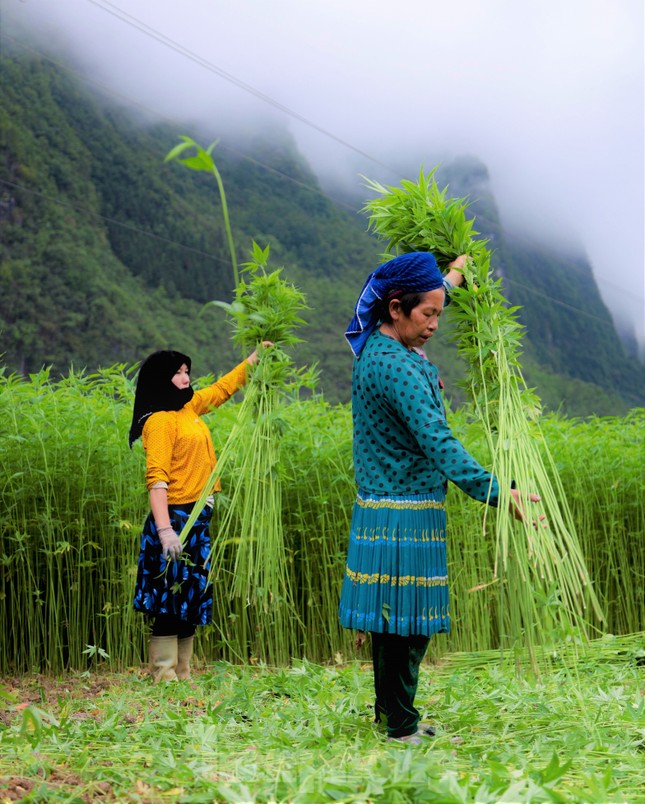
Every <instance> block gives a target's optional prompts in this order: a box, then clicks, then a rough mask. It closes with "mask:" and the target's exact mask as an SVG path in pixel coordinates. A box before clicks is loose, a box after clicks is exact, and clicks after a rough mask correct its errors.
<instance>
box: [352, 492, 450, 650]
mask: <svg viewBox="0 0 645 804" xmlns="http://www.w3.org/2000/svg"><path fill="white" fill-rule="evenodd" d="M339 617H340V623H341V625H342V626H343V627H344V628H353V629H356V630H359V631H373V632H376V633H381V634H398V635H399V636H411V635H413V634H419V635H424V636H432V634H436V633H447V632H449V631H450V606H449V597H448V567H447V560H446V508H445V494H444V491H443V489H440V490H437V491H436V492H433V493H430V494H412V495H410V494H408V495H404V496H398V495H391V496H387V497H382V496H377V495H374V494H366V493H363V492H360V491H359V493H358V496H357V498H356V502H355V503H354V509H353V512H352V524H351V530H350V537H349V548H348V552H347V564H346V566H345V577H344V579H343V588H342V592H341V596H340V605H339Z"/></svg>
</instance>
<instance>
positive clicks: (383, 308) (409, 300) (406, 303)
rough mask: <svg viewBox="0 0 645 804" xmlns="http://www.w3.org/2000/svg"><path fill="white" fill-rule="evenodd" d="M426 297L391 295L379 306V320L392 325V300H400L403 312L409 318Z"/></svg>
mask: <svg viewBox="0 0 645 804" xmlns="http://www.w3.org/2000/svg"><path fill="white" fill-rule="evenodd" d="M424 295H425V294H424V293H401V294H399V293H391V294H390V295H389V296H388V297H387V298H385V299H382V300H381V302H380V304H379V308H378V314H379V320H380V321H382V322H383V323H384V324H391V323H392V316H391V315H390V302H391V301H392V299H398V300H399V302H400V303H401V312H402V313H403V315H405V316H406V317H407V316H409V315H410V313H411V312H412V311H413V310H414V308H415V307H416V306H417V305H418V304H421V299H422V297H423V296H424Z"/></svg>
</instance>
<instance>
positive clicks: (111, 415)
mask: <svg viewBox="0 0 645 804" xmlns="http://www.w3.org/2000/svg"><path fill="white" fill-rule="evenodd" d="M267 357H268V354H267ZM263 362H265V361H263ZM266 362H267V363H268V361H266ZM133 373H134V372H133V371H132V369H127V370H125V369H124V367H119V366H116V367H114V368H113V369H110V370H105V371H103V372H98V373H95V374H83V373H75V374H73V375H71V376H70V377H68V378H65V379H61V380H54V379H52V377H51V375H50V374H49V373H48V372H40V373H38V374H35V375H33V376H32V377H31V378H27V379H25V378H22V377H20V376H17V375H3V376H2V378H1V379H0V440H1V442H2V450H3V453H2V466H1V468H0V505H1V506H2V510H3V511H4V513H5V515H4V517H3V519H2V523H0V564H1V566H2V573H1V574H0V619H1V620H2V622H5V623H8V624H9V627H8V628H5V629H4V631H3V632H2V635H1V636H0V673H7V672H20V673H22V672H26V671H30V670H32V669H40V670H50V671H52V672H58V671H60V670H62V669H63V668H65V667H72V668H75V669H78V670H81V671H85V670H87V669H88V668H90V667H91V666H92V664H93V661H94V658H95V657H92V656H89V655H88V654H87V653H85V651H86V650H87V646H88V645H91V646H95V647H96V651H97V653H96V655H97V656H99V657H100V656H101V654H100V653H98V649H99V648H100V649H102V650H104V651H105V652H106V653H107V655H108V656H109V657H110V658H109V661H108V660H101V664H102V665H103V664H104V663H105V662H107V664H108V665H109V666H110V667H111V668H123V667H127V666H131V665H133V664H138V663H139V662H140V661H141V658H142V656H143V655H144V645H145V640H146V629H145V620H144V618H143V617H141V616H140V615H137V614H136V613H135V612H134V611H133V609H132V596H133V593H134V581H135V574H136V560H137V554H138V547H139V542H140V533H141V528H142V524H143V521H144V519H145V516H146V514H147V512H148V500H147V495H146V492H145V484H144V482H143V477H144V471H145V461H144V456H143V452H142V448H141V446H140V443H139V442H137V444H135V446H134V448H133V449H132V450H129V449H128V447H127V441H126V439H127V432H128V428H129V425H130V418H131V414H132V399H133V387H132V380H131V377H132V376H133ZM208 381H212V377H210V378H202V380H198V381H197V384H198V385H202V384H204V383H206V382H208ZM239 408H240V405H236V404H234V403H233V402H229V403H228V404H227V405H224V406H223V407H222V408H218V410H217V412H216V413H215V414H214V415H213V416H211V417H208V418H207V419H206V421H207V422H208V423H209V424H210V426H211V432H212V435H213V441H214V444H215V448H216V451H217V452H218V453H219V454H220V455H221V454H222V450H223V447H224V444H225V443H226V441H227V440H228V438H229V436H230V434H231V432H232V431H233V430H234V428H235V427H236V424H237V423H238V422H239V421H240V416H239ZM451 424H452V426H453V429H454V432H455V434H456V435H457V437H458V438H460V440H462V441H463V443H464V444H465V445H466V446H467V447H468V449H469V450H470V451H471V452H472V453H473V454H474V455H475V456H476V457H477V458H478V460H480V461H481V462H482V463H483V464H485V465H486V464H488V463H489V461H490V452H489V444H488V442H487V441H486V439H485V437H484V434H483V432H482V429H481V427H480V426H479V425H478V424H477V423H476V422H473V421H470V420H468V419H467V418H466V416H465V415H464V414H463V413H459V414H453V415H452V416H451ZM261 426H262V427H264V424H261ZM270 426H271V427H275V428H276V432H277V434H278V437H277V439H274V440H275V441H277V445H278V449H277V452H276V453H272V455H271V460H272V462H273V463H272V465H271V467H270V472H269V474H268V475H267V476H266V478H265V479H264V481H266V483H271V484H275V485H276V487H277V486H279V488H280V489H281V495H282V496H281V517H282V521H281V529H282V532H283V534H284V551H285V556H286V561H285V567H286V571H287V575H288V582H289V584H290V588H291V590H292V597H293V609H292V612H291V614H290V620H289V622H290V625H289V631H290V638H295V639H296V640H297V642H298V644H297V648H296V649H294V651H293V656H294V657H305V656H306V657H308V658H309V659H311V660H315V661H328V660H330V659H332V658H333V657H334V656H335V654H336V653H337V652H339V651H340V652H341V653H343V655H348V650H349V645H350V640H351V635H349V634H348V633H347V632H344V631H343V630H342V629H341V628H340V626H339V624H338V618H337V606H338V596H339V594H340V585H341V582H342V578H343V566H344V561H345V557H346V549H347V538H348V534H349V517H350V515H351V508H352V503H353V500H354V497H355V493H356V489H355V484H354V478H353V471H352V439H351V410H350V408H349V407H348V406H345V405H330V404H329V403H327V402H325V401H324V400H323V399H322V398H321V397H317V396H316V397H313V398H311V399H297V398H294V399H291V400H290V401H289V402H288V404H286V406H285V407H284V408H282V409H281V411H280V415H279V417H276V418H275V419H273V420H272V421H271V422H270ZM542 430H543V434H544V438H545V440H546V444H547V445H548V447H549V449H550V451H552V452H553V453H554V454H555V455H556V456H557V464H556V467H555V470H557V473H558V475H559V476H560V477H561V480H562V490H561V492H560V493H561V494H562V495H563V498H566V500H567V501H568V504H569V506H570V508H571V513H572V516H573V517H574V522H575V526H576V528H577V530H578V531H579V532H580V533H581V545H582V548H583V553H584V558H585V562H586V563H587V565H588V567H589V570H590V572H591V576H592V580H593V585H594V588H595V590H596V593H597V595H598V597H599V599H600V602H601V605H602V608H603V610H604V611H605V612H606V615H607V623H606V626H605V627H606V629H607V630H609V631H611V632H612V633H630V632H633V631H638V630H642V629H643V627H644V625H645V588H644V587H643V584H642V578H643V576H644V575H645V554H644V553H643V549H642V538H641V534H642V532H643V521H644V517H645V512H644V510H643V505H644V500H643V495H642V493H641V492H642V489H641V485H642V483H641V480H642V444H643V436H644V434H645V411H643V410H641V411H635V412H633V413H632V414H631V415H630V416H629V417H627V418H604V419H594V420H590V421H573V422H572V421H570V420H567V419H564V418H560V417H546V418H545V419H543V421H542ZM252 439H253V433H252V432H251V431H250V430H249V431H247V432H245V437H244V438H243V439H241V440H239V439H238V440H237V443H238V444H239V446H240V448H239V449H238V450H233V451H232V453H231V454H230V456H229V459H227V461H226V462H225V463H226V465H225V466H223V467H222V478H221V480H222V487H223V491H222V493H221V494H220V495H218V501H217V505H216V508H215V513H214V522H213V533H214V534H217V533H220V532H221V530H222V525H223V520H224V517H225V516H227V515H228V516H230V517H231V523H230V526H229V527H230V533H231V535H232V538H233V539H235V540H239V539H244V538H245V536H246V537H248V532H247V531H246V530H245V529H244V528H245V525H244V524H243V513H244V509H245V505H246V508H247V510H248V508H249V503H248V501H244V500H238V501H234V500H233V499H232V495H233V490H234V489H235V488H236V484H237V479H238V478H239V476H240V475H241V474H242V473H243V471H244V462H245V460H247V452H246V449H247V447H248V446H249V445H251V444H253V440H252ZM538 444H542V441H539V442H538ZM259 449H260V447H258V450H259ZM265 490H266V489H265ZM228 512H230V514H229V513H228ZM448 521H449V525H450V533H449V548H448V549H449V554H448V557H449V575H450V586H451V616H452V623H453V626H452V633H451V634H450V635H443V636H442V635H440V636H439V637H438V638H437V639H436V640H433V643H432V645H433V648H432V649H433V651H434V652H435V653H436V654H438V655H441V654H443V653H445V652H446V651H455V650H473V651H482V650H485V649H487V648H495V647H498V646H499V636H498V634H497V627H496V625H497V615H498V612H497V605H498V603H497V594H496V589H495V588H496V585H497V584H496V583H495V582H494V581H493V578H492V574H493V563H494V554H495V541H494V532H493V531H492V529H491V526H490V523H489V524H488V526H487V528H486V530H485V531H484V532H482V530H481V506H480V505H479V504H477V503H475V502H474V501H472V500H470V499H469V498H467V497H465V495H463V494H460V493H457V492H453V493H450V494H449V496H448ZM473 534H475V535H476V538H473ZM235 544H237V542H231V543H230V544H229V545H227V546H226V555H225V561H224V563H223V564H222V566H221V568H220V569H221V573H222V574H221V577H220V578H219V579H218V581H217V584H216V597H217V599H218V603H217V606H216V609H215V612H214V622H215V624H214V626H213V627H212V628H209V629H205V630H203V631H200V635H199V650H198V653H199V654H200V655H205V656H206V657H208V659H209V660H211V659H214V658H225V659H229V660H232V661H239V660H240V658H243V659H245V660H247V659H249V658H250V659H254V660H256V661H257V660H259V658H260V656H261V645H260V644H259V643H258V641H257V640H258V635H257V632H256V631H255V630H254V625H253V618H252V617H249V616H248V615H249V610H248V609H247V607H246V606H245V605H244V603H243V601H242V600H241V599H240V598H238V599H237V602H235V603H234V604H232V602H231V600H230V594H229V593H230V592H231V589H232V582H231V578H232V574H231V573H232V571H233V567H234V560H235V554H236V551H235V549H234V547H235ZM538 604H539V605H540V606H543V607H544V610H545V612H547V613H548V612H549V607H550V606H552V605H553V601H552V600H550V599H549V597H548V595H545V597H544V599H542V598H540V599H539V601H538ZM549 616H550V615H549ZM590 616H591V615H590ZM14 623H19V624H20V627H19V628H16V627H13V626H12V624H14ZM245 623H247V624H248V628H247V630H244V628H246V626H245V625H244V624H245ZM291 623H296V625H294V626H293V628H292V627H291ZM595 624H596V626H600V623H597V622H596V623H595ZM558 636H559V635H558V634H557V633H555V634H554V639H557V638H558Z"/></svg>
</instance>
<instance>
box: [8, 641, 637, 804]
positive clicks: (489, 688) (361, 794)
mask: <svg viewBox="0 0 645 804" xmlns="http://www.w3.org/2000/svg"><path fill="white" fill-rule="evenodd" d="M643 648H645V636H644V635H643V634H640V635H634V636H631V637H621V638H616V637H614V638H605V639H603V640H601V641H600V642H598V643H592V649H590V650H588V653H586V654H585V655H583V656H582V657H581V658H580V659H579V661H578V662H577V664H576V665H575V666H572V665H571V663H570V662H569V661H567V660H566V657H560V659H556V660H555V661H554V662H552V663H551V664H550V669H549V671H548V672H544V673H543V674H542V675H541V677H540V679H539V680H537V679H535V677H531V676H525V677H521V676H518V675H517V673H516V672H515V669H514V667H513V666H512V664H511V663H505V662H500V661H499V654H490V655H489V654H479V655H477V654H461V655H459V654H453V655H452V656H451V657H449V658H447V659H445V660H443V661H442V662H440V663H439V664H436V665H433V664H427V665H425V666H424V667H423V668H422V676H421V683H420V691H419V696H418V702H419V704H420V706H421V707H422V709H423V711H424V714H425V715H426V716H427V717H428V719H431V720H432V721H433V722H435V723H436V724H437V725H438V727H439V728H438V736H437V737H436V738H434V739H428V741H427V745H424V746H421V747H415V746H403V745H401V744H395V743H388V742H387V741H386V740H385V737H384V735H383V734H382V733H380V732H379V731H377V730H376V729H375V727H374V726H373V725H372V723H371V717H372V710H371V708H370V707H371V704H372V688H371V684H372V675H371V671H370V668H369V666H368V665H366V664H364V663H361V662H360V661H355V660H350V661H347V662H341V663H339V664H337V665H335V666H323V665H317V664H310V663H306V662H300V663H296V664H294V665H293V666H292V667H291V668H284V669H278V670H276V669H270V668H267V667H260V666H255V667H252V666H236V665H230V664H226V663H216V664H213V665H209V666H207V667H205V668H202V669H201V670H200V671H199V672H198V673H197V674H196V675H195V677H194V679H193V681H191V682H180V683H177V684H171V685H162V686H154V685H152V683H151V682H150V681H149V679H148V677H146V676H145V675H143V674H142V673H141V672H139V671H138V670H132V671H130V672H127V673H123V674H101V673H96V674H95V673H85V674H81V675H66V676H59V677H46V676H41V675H31V676H26V677H22V678H17V679H7V680H5V682H4V687H5V690H7V693H6V694H7V695H9V696H10V699H6V700H5V711H4V713H3V717H2V723H1V725H0V801H4V800H18V799H20V800H23V801H48V802H53V801H55V802H81V801H97V800H102V801H133V802H134V801H145V802H153V801H154V802H166V801H172V802H211V801H234V802H250V801H260V802H283V801H284V802H324V801H347V802H354V801H356V802H360V801H362V802H367V801H377V800H378V801H383V802H418V801H435V802H439V801H440V802H468V801H477V802H493V801H495V802H499V801H512V802H523V801H532V802H535V801H549V802H568V801H592V802H598V801H603V802H605V801H621V802H622V801H624V802H630V803H631V802H638V801H645V762H644V753H643V751H644V749H645V678H644V675H643V674H644V673H645V667H644V666H643V664H642V662H643V656H644V655H645V652H644V651H643ZM340 658H341V657H339V659H340ZM21 790H22V791H23V793H22V794H21V792H20V791H21ZM21 795H22V798H20V796H21Z"/></svg>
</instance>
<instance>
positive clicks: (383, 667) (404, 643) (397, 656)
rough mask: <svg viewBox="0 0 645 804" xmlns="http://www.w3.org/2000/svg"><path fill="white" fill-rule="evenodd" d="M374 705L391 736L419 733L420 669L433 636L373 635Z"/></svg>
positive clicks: (378, 720) (378, 721)
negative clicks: (416, 699) (416, 703)
mask: <svg viewBox="0 0 645 804" xmlns="http://www.w3.org/2000/svg"><path fill="white" fill-rule="evenodd" d="M371 636H372V663H373V665H374V692H375V693H376V702H375V705H374V709H375V719H376V722H377V723H380V722H381V721H382V720H385V723H386V725H387V733H388V736H389V737H405V736H407V735H408V734H415V733H416V731H417V725H418V723H419V720H420V715H419V712H418V710H417V709H415V707H414V698H415V696H416V694H417V687H418V685H419V666H420V665H421V662H422V661H423V657H424V656H425V655H426V650H427V649H428V644H429V642H430V638H429V637H425V636H418V635H415V636H407V637H404V636H399V635H398V634H376V633H374V632H372V635H371Z"/></svg>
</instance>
